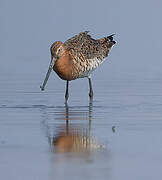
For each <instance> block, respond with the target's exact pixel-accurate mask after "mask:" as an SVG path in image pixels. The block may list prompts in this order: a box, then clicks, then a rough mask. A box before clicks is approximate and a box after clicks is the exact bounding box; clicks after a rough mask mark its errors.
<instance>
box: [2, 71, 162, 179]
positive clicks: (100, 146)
mask: <svg viewBox="0 0 162 180" xmlns="http://www.w3.org/2000/svg"><path fill="white" fill-rule="evenodd" d="M52 76H53V75H52ZM101 76H102V75H101ZM101 76H100V75H98V76H96V79H95V78H94V79H93V87H94V100H93V102H89V99H88V81H87V80H86V79H80V80H77V81H74V82H70V98H69V103H68V106H65V104H64V91H65V82H64V81H61V80H59V79H58V78H56V79H53V78H50V80H49V82H48V85H47V87H46V90H45V92H40V90H39V85H40V83H41V82H42V81H43V78H44V75H43V74H42V75H32V74H31V75H25V74H24V75H22V76H18V75H8V76H1V77H0V82H1V88H0V171H1V172H0V176H1V177H2V179H3V180H9V179H16V180H22V179H23V180H26V179H30V180H36V179H39V180H41V179H42V180H44V179H46V180H52V179H55V180H57V179H58V180H63V179H93V180H94V179H96V180H98V179H110V180H118V179H119V180H121V179H131V180H137V179H138V180H140V179H141V180H145V179H147V180H149V179H150V180H152V179H160V178H161V176H162V173H161V172H162V143H161V137H162V121H161V119H162V103H161V98H162V95H161V89H162V85H161V83H160V80H159V79H146V78H143V79H142V78H141V79H138V80H137V79H136V80H135V79H134V80H133V79H124V78H121V79H120V78H116V79H114V80H112V79H109V78H104V79H103V76H102V78H101ZM94 77H95V75H94Z"/></svg>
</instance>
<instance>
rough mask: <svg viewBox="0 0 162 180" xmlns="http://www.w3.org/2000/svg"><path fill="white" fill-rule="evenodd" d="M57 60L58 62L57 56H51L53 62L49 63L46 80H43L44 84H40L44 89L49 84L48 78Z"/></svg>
mask: <svg viewBox="0 0 162 180" xmlns="http://www.w3.org/2000/svg"><path fill="white" fill-rule="evenodd" d="M55 62H56V58H54V57H52V58H51V63H50V65H49V68H48V71H47V74H46V77H45V79H44V82H43V85H42V86H40V88H41V90H42V91H44V88H45V85H46V84H47V81H48V78H49V76H50V74H51V71H52V69H53V66H54V65H55Z"/></svg>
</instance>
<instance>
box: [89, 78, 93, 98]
mask: <svg viewBox="0 0 162 180" xmlns="http://www.w3.org/2000/svg"><path fill="white" fill-rule="evenodd" d="M88 81H89V97H90V98H93V89H92V82H91V78H90V77H88Z"/></svg>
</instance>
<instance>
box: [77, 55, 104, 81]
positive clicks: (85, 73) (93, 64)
mask: <svg viewBox="0 0 162 180" xmlns="http://www.w3.org/2000/svg"><path fill="white" fill-rule="evenodd" d="M103 61H104V60H101V59H98V58H94V59H88V62H89V65H88V66H87V65H86V62H83V67H82V68H81V73H80V76H79V78H84V77H88V78H90V76H91V73H92V72H93V71H94V70H95V69H96V68H97V67H98V66H99V65H100V64H101V63H102V62H103ZM84 63H85V64H84ZM85 67H86V68H85ZM84 68H85V69H84Z"/></svg>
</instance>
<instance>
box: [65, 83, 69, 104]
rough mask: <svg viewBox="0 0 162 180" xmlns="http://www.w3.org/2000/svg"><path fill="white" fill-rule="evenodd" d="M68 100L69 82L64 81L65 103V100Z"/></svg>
mask: <svg viewBox="0 0 162 180" xmlns="http://www.w3.org/2000/svg"><path fill="white" fill-rule="evenodd" d="M68 98H69V81H68V80H67V81H66V93H65V103H67V100H68Z"/></svg>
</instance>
